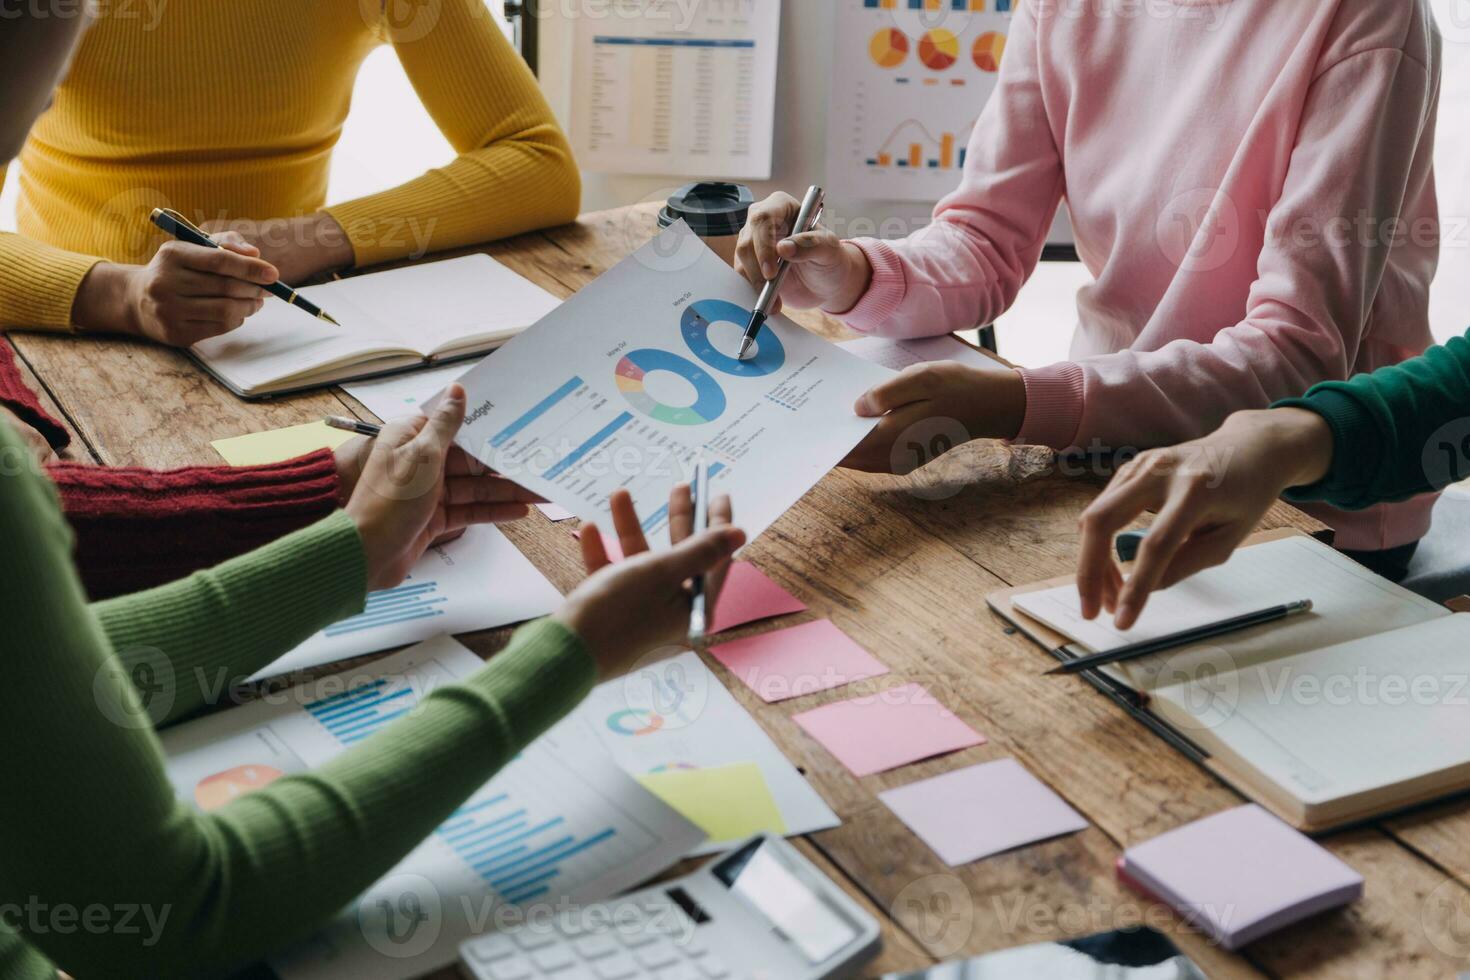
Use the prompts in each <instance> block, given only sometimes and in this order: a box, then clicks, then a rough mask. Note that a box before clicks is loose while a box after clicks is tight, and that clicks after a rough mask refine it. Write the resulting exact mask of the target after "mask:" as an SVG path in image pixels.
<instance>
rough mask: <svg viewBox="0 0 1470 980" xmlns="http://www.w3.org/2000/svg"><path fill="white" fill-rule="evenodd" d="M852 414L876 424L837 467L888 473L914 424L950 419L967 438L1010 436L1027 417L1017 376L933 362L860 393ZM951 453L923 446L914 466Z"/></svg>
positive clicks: (952, 363)
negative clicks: (899, 442)
mask: <svg viewBox="0 0 1470 980" xmlns="http://www.w3.org/2000/svg"><path fill="white" fill-rule="evenodd" d="M853 410H854V411H855V412H856V413H857V414H858V415H859V416H861V417H863V418H875V417H876V418H879V422H878V425H877V426H876V427H874V429H873V431H872V432H870V433H868V435H867V436H866V437H865V438H864V439H863V441H862V442H860V443H858V445H857V447H856V448H855V449H853V451H852V452H850V453H848V454H847V458H846V459H844V460H843V461H842V465H843V466H845V467H847V468H849V469H855V470H864V471H866V472H869V473H890V472H892V471H893V467H894V446H895V444H896V443H897V442H898V441H899V440H900V439H901V438H903V437H904V435H905V433H907V432H909V430H910V429H912V428H913V427H914V426H915V425H918V424H919V423H921V422H925V421H929V420H931V419H952V420H954V421H955V422H957V423H958V428H959V429H962V430H963V433H964V435H965V437H966V439H982V438H1007V439H1008V438H1011V437H1013V436H1014V435H1015V434H1016V432H1017V431H1019V430H1020V428H1021V420H1022V419H1023V418H1024V417H1025V415H1026V385H1025V383H1024V382H1023V381H1022V380H1021V375H1020V373H1019V372H1016V371H982V370H980V369H978V368H973V367H969V366H967V365H964V364H959V363H956V362H954V361H935V362H933V363H930V364H915V365H914V366H912V367H909V368H905V369H904V370H903V371H902V372H901V373H900V374H898V375H897V376H896V377H894V378H891V379H889V380H888V381H885V382H883V383H882V384H880V385H878V386H877V387H875V388H872V389H871V390H869V391H867V392H866V393H864V395H863V396H862V397H861V398H859V399H858V402H857V405H856V406H855V407H854V409H853ZM956 445H958V442H957V443H956ZM952 448H954V447H953V446H949V445H947V446H943V447H942V448H941V449H940V450H939V452H931V451H929V450H930V449H931V447H926V451H925V452H924V453H922V454H920V455H919V457H918V458H917V463H918V465H922V464H923V463H924V462H927V461H928V460H929V459H931V458H933V456H935V455H939V453H941V452H947V451H948V450H949V449H952ZM898 475H900V476H902V475H903V474H902V473H900V474H898Z"/></svg>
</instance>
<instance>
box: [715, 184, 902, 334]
mask: <svg viewBox="0 0 1470 980" xmlns="http://www.w3.org/2000/svg"><path fill="white" fill-rule="evenodd" d="M812 190H813V191H820V189H819V188H813V189H812ZM811 194H812V192H811V191H808V192H807V195H808V197H810V196H811ZM804 203H805V202H804V201H798V200H797V199H796V198H794V197H792V196H791V195H790V194H781V193H777V194H772V195H771V196H770V197H768V198H766V199H765V200H764V201H761V202H760V203H759V204H757V205H756V206H755V207H753V208H751V210H750V217H749V219H748V220H747V223H746V226H745V230H744V231H742V232H741V233H740V242H739V244H738V245H737V246H736V247H735V269H736V271H737V272H739V273H740V274H741V275H743V276H744V277H745V279H746V281H747V282H749V283H750V284H751V285H752V286H754V287H755V288H756V289H759V290H764V289H765V288H766V286H767V284H768V283H769V282H770V281H771V280H773V279H776V278H777V277H778V276H779V277H780V278H781V281H780V284H779V286H778V287H777V289H779V298H777V299H776V300H775V302H773V303H772V304H771V307H770V309H769V310H767V311H766V312H767V313H768V314H770V315H774V314H776V313H778V312H780V310H781V307H782V305H783V304H787V303H789V304H790V305H791V306H793V307H796V308H797V309H810V308H815V307H821V308H822V309H826V310H836V311H845V310H850V309H852V308H853V307H854V306H856V305H857V302H858V300H859V299H861V298H862V295H863V292H864V291H865V290H866V289H867V288H868V282H869V280H870V279H871V278H872V274H873V273H872V269H871V267H870V266H869V265H868V258H867V256H866V255H865V254H864V253H863V250H862V249H860V248H858V247H857V246H856V245H854V244H853V243H852V242H846V241H843V240H842V239H841V238H839V237H838V236H837V235H836V234H835V233H834V232H832V231H831V230H829V229H827V228H823V227H821V226H820V221H821V211H818V212H817V213H816V219H815V221H813V222H811V224H810V227H809V229H808V230H807V231H804V232H803V231H798V230H797V229H799V228H800V227H802V222H801V216H802V206H803V204H804ZM782 263H785V265H786V267H787V271H786V272H785V273H784V274H783V273H782V272H781V266H782Z"/></svg>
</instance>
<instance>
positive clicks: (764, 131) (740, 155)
mask: <svg viewBox="0 0 1470 980" xmlns="http://www.w3.org/2000/svg"><path fill="white" fill-rule="evenodd" d="M575 29H576V40H575V44H576V48H575V53H574V56H573V58H572V63H573V66H574V67H573V71H572V133H573V139H574V141H575V142H576V145H577V160H578V162H579V163H580V164H581V165H582V167H583V168H584V169H586V170H589V171H592V172H595V173H628V174H667V175H688V176H694V177H721V178H727V179H751V180H766V179H769V178H770V176H771V145H772V133H773V131H774V121H775V111H776V110H775V106H776V53H777V44H778V39H779V37H780V30H781V0H701V2H699V3H687V2H680V0H586V2H585V3H583V4H582V7H581V9H580V10H579V11H578V16H577V17H576V26H575Z"/></svg>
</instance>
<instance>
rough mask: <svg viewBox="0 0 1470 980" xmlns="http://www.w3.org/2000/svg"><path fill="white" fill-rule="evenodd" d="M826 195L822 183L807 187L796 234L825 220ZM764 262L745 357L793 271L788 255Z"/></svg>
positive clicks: (747, 330)
mask: <svg viewBox="0 0 1470 980" xmlns="http://www.w3.org/2000/svg"><path fill="white" fill-rule="evenodd" d="M826 199H827V195H826V192H824V191H823V190H822V189H821V188H820V187H817V186H815V185H813V186H812V187H810V188H809V189H808V190H807V192H806V197H805V199H803V200H802V202H801V207H800V208H799V209H797V212H796V218H795V220H794V221H793V222H792V226H791V227H792V234H793V236H797V235H806V234H809V233H810V232H811V231H812V230H813V229H814V228H816V226H817V222H818V221H821V220H822V212H823V210H824V209H825V202H826ZM737 254H738V246H737ZM760 265H761V275H763V276H765V279H766V283H765V285H764V286H762V287H761V294H760V298H759V299H758V300H756V304H755V309H754V310H752V311H751V314H750V323H749V324H748V325H747V326H746V328H745V336H743V337H741V338H740V353H738V354H737V355H736V357H737V358H739V359H740V360H742V361H743V360H745V359H746V358H747V357H749V356H750V352H751V349H752V347H753V346H754V345H755V341H756V337H757V336H758V335H759V334H760V330H761V327H763V326H765V323H766V320H767V318H769V317H770V315H771V313H772V312H773V311H774V310H775V304H776V300H777V298H778V297H779V296H780V295H781V285H782V283H784V282H785V281H786V274H787V273H788V272H789V271H791V263H790V262H789V261H788V260H787V259H786V258H785V257H784V256H778V258H777V259H776V263H775V267H774V268H772V267H771V265H770V263H769V262H762V263H760Z"/></svg>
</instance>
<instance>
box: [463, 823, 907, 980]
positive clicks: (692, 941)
mask: <svg viewBox="0 0 1470 980" xmlns="http://www.w3.org/2000/svg"><path fill="white" fill-rule="evenodd" d="M881 946H882V940H881V938H880V937H879V934H878V923H877V922H876V921H874V919H873V917H872V916H870V915H868V914H867V913H866V912H864V911H863V910H862V909H861V908H860V907H859V906H858V905H857V903H856V902H854V901H853V900H852V899H851V898H849V897H848V896H847V895H846V894H845V893H844V892H843V891H842V889H841V888H839V887H838V886H837V885H835V884H833V883H832V881H830V880H829V879H828V878H827V876H826V875H824V874H822V873H821V872H820V871H818V870H817V869H816V868H815V867H813V866H812V864H811V862H809V861H807V860H806V858H804V857H802V856H801V855H800V854H799V853H797V851H796V849H795V848H793V847H792V846H791V845H790V844H788V843H786V841H784V840H782V839H781V838H779V837H773V836H771V835H768V834H762V835H761V836H759V837H756V838H753V839H752V840H750V841H749V842H748V843H746V844H744V845H742V846H741V847H740V848H739V849H737V850H735V851H732V852H731V853H729V854H727V855H725V856H724V857H720V858H716V859H715V860H714V861H711V862H710V863H709V864H707V865H705V866H704V867H703V868H700V869H699V870H698V871H696V872H694V873H693V874H691V875H689V876H687V877H684V878H679V879H677V880H675V881H671V882H667V883H665V884H662V885H657V886H655V887H653V888H646V889H643V890H642V891H637V892H632V893H630V894H628V895H625V896H624V897H622V898H616V899H612V900H611V901H607V902H597V903H595V904H591V905H569V906H567V907H565V908H563V907H560V906H558V907H557V908H556V910H555V912H554V913H552V912H551V911H550V910H548V914H547V915H544V916H540V917H539V918H538V917H537V916H535V915H533V914H529V913H528V915H527V917H526V920H525V921H524V922H523V923H520V924H518V925H517V926H515V927H514V928H511V929H505V930H501V931H499V932H493V933H490V934H488V935H484V936H479V937H476V938H474V939H470V940H467V941H466V942H465V943H464V944H463V945H461V946H460V948H459V953H460V957H461V959H462V961H463V964H464V967H465V970H466V972H468V973H469V975H470V976H472V977H475V978H477V980H543V978H545V980H645V978H653V980H727V978H728V980H820V978H826V977H846V976H853V975H855V974H856V973H857V972H858V970H859V969H860V968H861V967H862V966H863V964H865V963H867V962H868V961H869V960H871V959H872V958H873V957H874V956H876V955H877V954H878V950H879V949H880V948H881Z"/></svg>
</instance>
